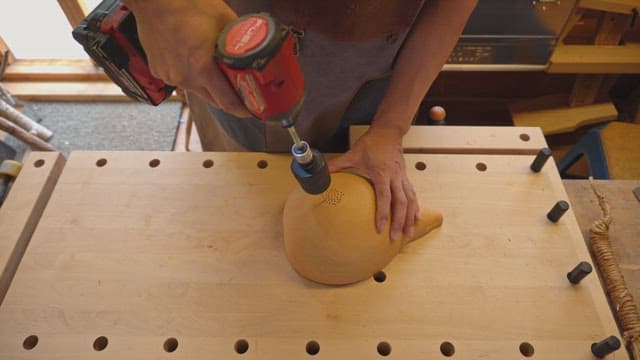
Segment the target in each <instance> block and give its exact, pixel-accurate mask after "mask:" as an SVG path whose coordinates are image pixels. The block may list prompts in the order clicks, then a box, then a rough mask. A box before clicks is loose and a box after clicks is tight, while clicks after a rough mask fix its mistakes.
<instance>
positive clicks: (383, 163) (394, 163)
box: [329, 125, 420, 240]
mask: <svg viewBox="0 0 640 360" xmlns="http://www.w3.org/2000/svg"><path fill="white" fill-rule="evenodd" d="M347 168H356V169H358V170H360V171H362V172H364V174H363V175H365V176H367V177H369V179H371V181H372V182H373V187H374V190H375V194H376V218H375V221H376V228H377V230H378V232H381V231H383V230H384V228H385V226H386V223H387V221H388V218H389V212H390V211H391V228H390V234H391V239H393V240H397V239H399V238H400V236H401V235H402V234H404V235H405V236H407V237H408V238H411V237H413V231H414V230H413V225H414V223H415V222H416V220H417V219H418V217H419V212H420V208H419V205H418V200H417V198H416V193H415V191H414V190H413V185H411V182H409V179H408V178H407V172H406V169H405V163H404V158H403V156H402V134H401V133H400V132H399V131H397V130H396V129H388V128H383V127H374V126H373V125H372V126H371V127H370V128H369V130H368V131H367V132H366V133H365V134H364V135H362V137H361V138H360V139H358V141H357V142H356V143H355V144H354V145H353V147H352V148H351V150H349V151H348V152H346V153H345V154H344V155H341V156H339V157H337V158H335V159H332V160H331V161H329V171H331V172H336V171H340V170H343V169H347Z"/></svg>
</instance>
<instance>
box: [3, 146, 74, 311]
mask: <svg viewBox="0 0 640 360" xmlns="http://www.w3.org/2000/svg"><path fill="white" fill-rule="evenodd" d="M24 164H25V165H24V167H23V168H22V171H21V172H20V175H18V178H17V179H16V180H15V182H14V183H13V185H12V187H11V192H10V193H9V195H8V196H7V199H6V200H5V202H4V204H3V206H2V207H1V208H0V233H1V234H2V236H0V269H2V273H0V304H2V300H3V298H4V296H5V294H6V292H7V290H8V289H9V285H10V284H11V280H12V279H13V276H14V274H15V272H16V269H17V268H18V264H20V259H21V258H22V255H23V254H24V252H25V249H26V248H27V245H29V241H30V239H31V235H32V234H33V231H34V230H35V228H36V225H37V224H38V221H39V220H40V216H41V215H42V212H43V210H44V208H45V206H46V204H47V202H48V201H49V197H50V195H51V192H52V191H53V188H54V186H55V184H56V182H57V180H58V176H59V175H60V173H61V171H62V167H63V166H64V158H63V157H62V155H60V154H59V153H50V152H33V153H31V155H30V156H29V157H28V158H27V159H26V160H25V162H24Z"/></svg>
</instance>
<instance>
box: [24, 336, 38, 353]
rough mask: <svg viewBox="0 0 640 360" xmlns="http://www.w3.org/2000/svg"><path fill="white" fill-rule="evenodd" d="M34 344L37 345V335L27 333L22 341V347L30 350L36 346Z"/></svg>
mask: <svg viewBox="0 0 640 360" xmlns="http://www.w3.org/2000/svg"><path fill="white" fill-rule="evenodd" d="M36 345H38V337H37V336H36V335H29V336H27V337H26V338H24V341H23V342H22V347H23V348H24V349H25V350H31V349H33V348H34V347H36Z"/></svg>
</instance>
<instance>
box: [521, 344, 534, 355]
mask: <svg viewBox="0 0 640 360" xmlns="http://www.w3.org/2000/svg"><path fill="white" fill-rule="evenodd" d="M534 352H535V350H534V348H533V345H531V344H529V343H528V342H523V343H521V344H520V354H522V355H523V356H525V357H532V356H533V353H534Z"/></svg>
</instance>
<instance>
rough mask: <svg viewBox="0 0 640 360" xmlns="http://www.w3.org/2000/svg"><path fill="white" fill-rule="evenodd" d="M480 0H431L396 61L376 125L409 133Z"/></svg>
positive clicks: (422, 11) (421, 13)
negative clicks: (425, 97)
mask: <svg viewBox="0 0 640 360" xmlns="http://www.w3.org/2000/svg"><path fill="white" fill-rule="evenodd" d="M476 3H477V1H476V0H427V1H426V2H425V5H424V7H423V9H422V10H421V11H420V14H419V15H418V17H417V19H416V22H415V24H414V26H413V29H412V30H411V32H410V33H409V35H408V36H407V39H406V41H405V43H404V45H403V48H402V50H401V51H400V54H399V56H398V59H397V60H396V63H395V65H394V69H393V72H392V75H391V82H390V84H389V88H388V89H387V92H386V94H385V96H384V98H383V100H382V102H381V104H380V106H379V108H378V112H377V114H376V116H375V119H374V121H373V123H372V126H375V127H378V128H382V127H384V128H389V129H396V130H398V131H400V132H401V133H402V134H405V133H406V132H407V131H408V130H409V127H410V126H411V122H412V120H413V118H414V116H415V114H416V112H417V111H418V108H419V106H420V103H421V102H422V99H423V98H424V96H425V95H426V93H427V91H428V90H429V88H430V87H431V84H432V83H433V81H434V80H435V78H436V77H437V76H438V73H439V72H440V70H441V69H442V66H443V65H444V64H445V62H446V61H447V58H448V56H449V54H450V53H451V50H453V47H454V46H455V44H456V43H457V41H458V38H459V37H460V34H461V33H462V30H463V29H464V26H465V24H466V23H467V20H468V18H469V15H471V12H472V11H473V9H474V7H475V5H476Z"/></svg>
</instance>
